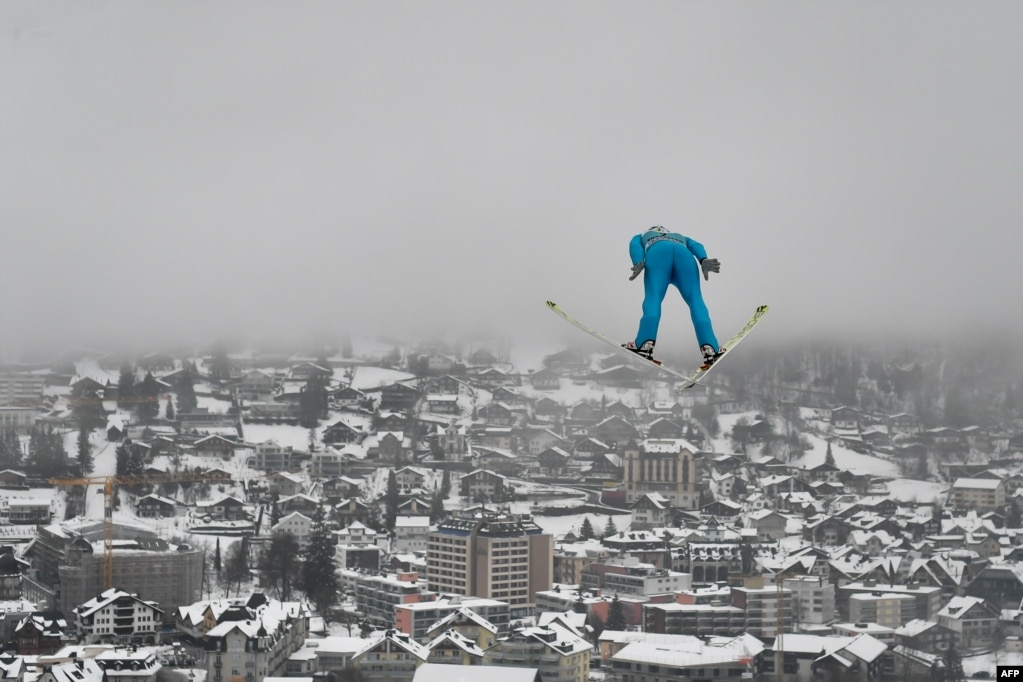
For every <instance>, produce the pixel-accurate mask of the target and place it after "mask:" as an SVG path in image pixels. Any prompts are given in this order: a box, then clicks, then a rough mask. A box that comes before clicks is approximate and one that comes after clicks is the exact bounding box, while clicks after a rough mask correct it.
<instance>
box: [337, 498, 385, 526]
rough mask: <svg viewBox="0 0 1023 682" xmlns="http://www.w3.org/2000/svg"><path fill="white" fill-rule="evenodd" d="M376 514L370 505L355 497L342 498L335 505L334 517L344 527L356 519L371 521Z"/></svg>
mask: <svg viewBox="0 0 1023 682" xmlns="http://www.w3.org/2000/svg"><path fill="white" fill-rule="evenodd" d="M375 514H376V512H374V510H373V508H372V507H370V505H368V504H366V503H365V502H363V501H361V500H359V499H358V498H355V497H350V498H348V499H347V500H341V501H340V502H338V503H337V504H335V505H334V507H333V519H334V520H335V521H336V522H337V523H338V525H340V526H342V527H343V526H347V525H350V524H352V523H354V522H356V521H359V522H361V523H369V522H370V520H371V519H372V518H373V516H374V515H375Z"/></svg>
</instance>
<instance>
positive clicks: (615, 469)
mask: <svg viewBox="0 0 1023 682" xmlns="http://www.w3.org/2000/svg"><path fill="white" fill-rule="evenodd" d="M624 470H625V465H624V463H623V462H622V458H621V457H619V456H618V455H616V454H615V453H613V452H605V453H604V454H603V455H599V456H597V457H594V459H593V466H592V467H590V474H592V475H594V476H599V477H601V478H607V479H609V480H613V481H621V480H622V474H623V472H624Z"/></svg>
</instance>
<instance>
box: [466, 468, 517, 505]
mask: <svg viewBox="0 0 1023 682" xmlns="http://www.w3.org/2000/svg"><path fill="white" fill-rule="evenodd" d="M505 485H506V484H505V478H504V476H501V475H500V474H495V473H494V472H493V471H487V470H485V469H476V470H475V471H470V472H469V473H467V474H465V475H464V476H462V477H461V478H460V479H459V481H458V488H459V492H460V493H461V495H462V497H464V498H465V499H467V500H473V501H476V500H487V501H491V500H501V499H504V496H505V492H506V490H505Z"/></svg>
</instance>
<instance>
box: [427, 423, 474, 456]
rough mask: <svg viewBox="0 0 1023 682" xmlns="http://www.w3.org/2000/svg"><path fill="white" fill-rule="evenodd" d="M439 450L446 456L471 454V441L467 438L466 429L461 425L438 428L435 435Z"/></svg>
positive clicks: (453, 424)
mask: <svg viewBox="0 0 1023 682" xmlns="http://www.w3.org/2000/svg"><path fill="white" fill-rule="evenodd" d="M435 436H436V442H437V449H438V450H440V451H441V452H443V453H444V454H445V455H454V456H456V457H457V456H461V455H465V454H467V453H468V452H469V440H468V438H467V437H466V428H465V427H464V426H461V425H459V424H455V423H451V424H448V425H447V426H441V425H438V426H437V432H436V434H435Z"/></svg>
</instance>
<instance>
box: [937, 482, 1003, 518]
mask: <svg viewBox="0 0 1023 682" xmlns="http://www.w3.org/2000/svg"><path fill="white" fill-rule="evenodd" d="M949 498H950V499H949V502H950V503H951V504H952V505H953V506H954V507H955V508H956V509H964V510H966V509H972V510H975V511H978V512H988V511H1002V510H1003V509H1004V508H1005V481H1004V480H1002V479H999V478H957V479H956V480H955V482H954V483H953V484H952V490H951V491H950V492H949Z"/></svg>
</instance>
